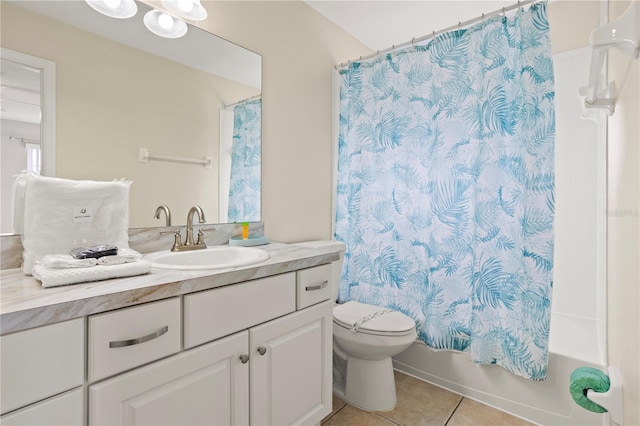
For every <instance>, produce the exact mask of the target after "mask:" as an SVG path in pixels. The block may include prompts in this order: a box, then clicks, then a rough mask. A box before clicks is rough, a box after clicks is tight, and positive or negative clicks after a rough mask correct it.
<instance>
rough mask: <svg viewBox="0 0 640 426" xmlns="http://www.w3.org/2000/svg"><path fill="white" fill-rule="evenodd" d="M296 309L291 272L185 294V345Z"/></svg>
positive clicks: (186, 346) (243, 328)
mask: <svg viewBox="0 0 640 426" xmlns="http://www.w3.org/2000/svg"><path fill="white" fill-rule="evenodd" d="M295 310H296V275H295V273H294V272H289V273H287V274H281V275H275V276H273V277H268V278H261V279H258V280H253V281H247V282H243V283H240V284H234V285H230V286H226V287H221V288H217V289H213V290H207V291H203V292H200V293H196V294H190V295H187V296H185V297H184V347H185V349H186V348H190V347H193V346H197V345H200V344H202V343H205V342H209V341H211V340H215V339H218V338H220V337H223V336H227V335H229V334H232V333H235V332H237V331H240V330H245V329H247V328H249V327H252V326H254V325H256V324H260V323H263V322H265V321H269V320H272V319H274V318H277V317H279V316H282V315H286V314H288V313H290V312H294V311H295Z"/></svg>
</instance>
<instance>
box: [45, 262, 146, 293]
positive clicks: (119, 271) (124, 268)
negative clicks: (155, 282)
mask: <svg viewBox="0 0 640 426" xmlns="http://www.w3.org/2000/svg"><path fill="white" fill-rule="evenodd" d="M150 271H151V263H150V262H147V261H146V260H139V261H137V262H132V263H123V264H122V265H110V266H104V265H96V266H92V267H90V268H66V269H54V268H47V267H45V266H44V265H35V266H34V267H33V277H34V278H35V279H37V280H38V281H40V282H41V283H42V287H45V288H46V287H56V286H61V285H68V284H78V283H84V282H90V281H101V280H108V279H110V278H122V277H132V276H135V275H142V274H146V273H149V272H150Z"/></svg>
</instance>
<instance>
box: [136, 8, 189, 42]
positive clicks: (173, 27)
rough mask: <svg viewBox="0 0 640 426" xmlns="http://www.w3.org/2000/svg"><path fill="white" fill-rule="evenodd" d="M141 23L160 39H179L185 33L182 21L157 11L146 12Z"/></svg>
mask: <svg viewBox="0 0 640 426" xmlns="http://www.w3.org/2000/svg"><path fill="white" fill-rule="evenodd" d="M143 22H144V25H145V26H146V27H147V28H148V29H149V31H151V32H152V33H154V34H155V35H158V36H160V37H164V38H180V37H182V36H183V35H185V34H186V33H187V24H186V23H185V22H184V21H182V20H180V19H178V18H176V17H174V16H171V15H169V14H168V13H166V12H162V11H160V10H157V9H154V10H151V11H149V12H147V13H146V14H145V15H144V19H143Z"/></svg>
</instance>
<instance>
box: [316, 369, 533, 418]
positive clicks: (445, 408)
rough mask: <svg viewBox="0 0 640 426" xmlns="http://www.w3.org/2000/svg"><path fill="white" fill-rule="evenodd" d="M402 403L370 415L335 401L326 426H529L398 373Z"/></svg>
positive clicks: (396, 376) (337, 399) (399, 393)
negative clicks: (391, 408)
mask: <svg viewBox="0 0 640 426" xmlns="http://www.w3.org/2000/svg"><path fill="white" fill-rule="evenodd" d="M395 378H396V392H397V396H398V403H397V405H396V407H395V408H394V409H393V410H391V411H376V412H367V411H362V410H360V409H358V408H355V407H353V406H351V405H348V404H347V403H345V402H344V401H342V400H341V399H339V398H337V397H335V396H334V397H333V411H332V412H331V414H329V415H328V416H327V417H326V418H325V419H324V420H323V421H322V426H394V425H395V426H398V425H399V426H410V425H412V426H413V425H415V426H418V425H420V426H445V425H446V426H467V425H468V426H498V425H505V426H506V425H508V426H526V425H531V423H529V422H526V421H524V420H522V419H519V418H517V417H513V416H512V415H510V414H507V413H504V412H502V411H499V410H496V409H495V408H491V407H489V406H486V405H483V404H480V403H479V402H476V401H474V400H472V399H469V398H465V397H463V396H461V395H458V394H456V393H453V392H449V391H448V390H445V389H442V388H440V387H438V386H435V385H432V384H430V383H427V382H423V381H422V380H419V379H416V378H414V377H411V376H408V375H406V374H404V373H401V372H399V371H395Z"/></svg>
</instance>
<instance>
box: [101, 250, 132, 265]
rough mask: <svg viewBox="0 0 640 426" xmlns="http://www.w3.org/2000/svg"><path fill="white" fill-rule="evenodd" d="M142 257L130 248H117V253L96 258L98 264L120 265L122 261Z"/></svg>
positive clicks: (129, 261)
mask: <svg viewBox="0 0 640 426" xmlns="http://www.w3.org/2000/svg"><path fill="white" fill-rule="evenodd" d="M140 259H142V254H140V253H138V252H137V251H135V250H133V249H130V248H122V249H118V254H116V255H113V256H102V257H100V258H98V265H121V264H123V263H131V262H137V261H138V260H140Z"/></svg>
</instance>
